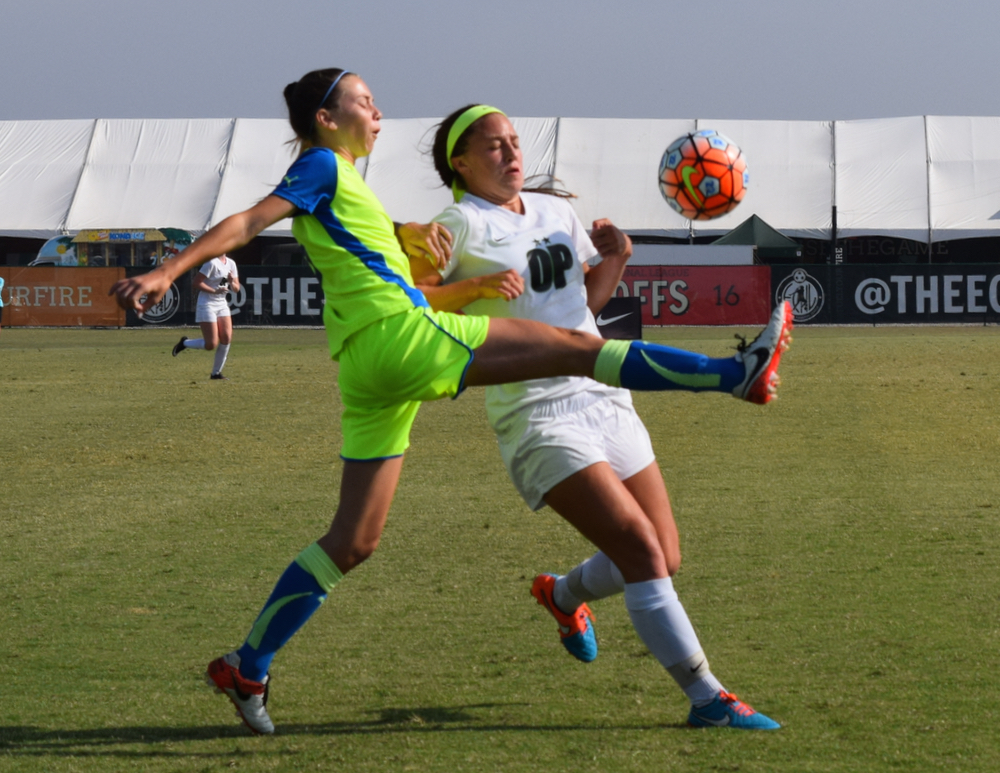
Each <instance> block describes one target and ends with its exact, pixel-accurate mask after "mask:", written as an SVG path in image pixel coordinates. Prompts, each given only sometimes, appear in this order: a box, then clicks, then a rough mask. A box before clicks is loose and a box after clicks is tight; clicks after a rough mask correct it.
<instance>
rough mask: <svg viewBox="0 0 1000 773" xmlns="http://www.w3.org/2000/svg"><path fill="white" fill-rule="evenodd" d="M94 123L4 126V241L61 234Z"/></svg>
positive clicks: (0, 162) (0, 149) (0, 185)
mask: <svg viewBox="0 0 1000 773" xmlns="http://www.w3.org/2000/svg"><path fill="white" fill-rule="evenodd" d="M93 132H94V122H93V121H0V235H4V236H27V237H40V238H46V239H47V238H49V237H50V236H55V235H56V234H58V233H59V229H60V228H61V227H62V224H63V222H64V221H65V219H66V212H67V211H68V210H69V205H70V203H71V202H72V200H73V193H74V191H75V190H76V186H77V183H78V182H79V180H80V173H81V172H82V171H83V162H84V159H85V158H86V155H87V148H88V147H89V146H90V137H91V135H92V134H93Z"/></svg>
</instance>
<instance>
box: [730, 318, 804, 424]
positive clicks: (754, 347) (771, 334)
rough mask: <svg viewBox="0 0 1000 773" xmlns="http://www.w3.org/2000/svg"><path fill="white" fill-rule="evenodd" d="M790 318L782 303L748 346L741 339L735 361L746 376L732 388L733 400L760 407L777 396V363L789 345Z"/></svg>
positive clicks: (779, 380) (790, 336)
mask: <svg viewBox="0 0 1000 773" xmlns="http://www.w3.org/2000/svg"><path fill="white" fill-rule="evenodd" d="M792 319H793V316H792V306H791V304H790V303H789V302H788V301H782V302H781V303H780V304H778V306H777V307H776V308H775V309H774V311H773V312H772V313H771V321H770V322H768V323H767V327H766V328H764V329H763V330H762V331H761V332H760V335H758V336H757V337H756V338H755V339H754V340H753V341H751V342H750V343H749V344H748V343H747V342H746V339H743V340H742V341H741V342H740V344H739V345H738V346H737V347H736V349H737V352H736V359H737V360H739V361H740V362H742V363H743V365H744V367H746V376H745V377H744V379H743V381H742V382H741V383H740V384H739V386H737V387H736V388H735V389H733V397H738V398H740V399H741V400H747V401H748V402H751V403H756V404H757V405H764V404H765V403H769V402H771V400H773V399H774V398H776V397H777V396H778V384H780V383H781V379H779V378H778V363H779V362H781V355H782V354H783V353H784V352H785V350H786V349H788V346H789V344H791V342H792V335H791V332H792ZM737 337H739V336H737Z"/></svg>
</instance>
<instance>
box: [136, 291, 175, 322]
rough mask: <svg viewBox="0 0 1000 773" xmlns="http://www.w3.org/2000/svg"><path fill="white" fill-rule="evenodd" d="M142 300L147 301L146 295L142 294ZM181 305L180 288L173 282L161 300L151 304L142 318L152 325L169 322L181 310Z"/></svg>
mask: <svg viewBox="0 0 1000 773" xmlns="http://www.w3.org/2000/svg"><path fill="white" fill-rule="evenodd" d="M141 300H142V301H145V300H146V296H145V295H144V296H142V298H141ZM180 307H181V293H180V290H178V289H177V285H175V284H171V285H170V289H169V290H167V292H165V293H164V294H163V297H162V298H160V300H159V302H158V303H155V304H154V305H152V306H150V307H149V309H148V310H147V311H146V313H145V314H143V316H142V318H143V321H144V322H148V323H149V324H151V325H162V324H163V323H164V322H169V321H170V320H171V319H173V317H174V315H175V314H176V313H177V312H178V311H179V310H180Z"/></svg>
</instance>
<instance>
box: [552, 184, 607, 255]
mask: <svg viewBox="0 0 1000 773" xmlns="http://www.w3.org/2000/svg"><path fill="white" fill-rule="evenodd" d="M560 201H561V202H562V203H563V204H564V205H565V207H566V209H567V210H569V217H570V219H571V221H572V224H571V225H570V230H569V234H570V236H571V237H572V238H573V249H575V250H576V256H577V260H579V261H580V262H581V263H590V264H591V265H592V266H596V265H597V264H598V263H600V262H601V254H600V253H599V252H598V251H597V248H596V247H594V243H593V242H592V241H591V240H590V233H589V232H588V231H587V229H586V228H584V225H583V223H582V222H580V218H579V216H578V215H577V214H576V210H575V209H573V205H572V204H570V203H569V202H568V201H566V200H565V199H560Z"/></svg>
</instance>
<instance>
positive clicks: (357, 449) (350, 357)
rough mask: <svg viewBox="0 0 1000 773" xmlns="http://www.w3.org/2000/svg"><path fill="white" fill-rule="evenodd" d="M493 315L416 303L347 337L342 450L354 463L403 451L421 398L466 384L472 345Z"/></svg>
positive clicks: (445, 394)
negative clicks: (415, 306)
mask: <svg viewBox="0 0 1000 773" xmlns="http://www.w3.org/2000/svg"><path fill="white" fill-rule="evenodd" d="M489 324H490V321H489V318H488V317H480V316H471V315H470V316H465V315H462V314H449V313H447V312H434V311H431V310H430V309H413V310H412V311H407V312H404V313H402V314H394V315H393V316H391V317H386V318H385V319H382V320H379V321H378V322H373V323H372V324H371V325H368V326H367V327H365V328H362V329H361V330H359V331H358V332H357V333H355V334H354V335H352V336H351V337H350V338H348V339H347V340H346V341H345V342H344V348H343V349H342V350H341V352H340V374H339V376H338V383H339V384H340V397H341V401H342V402H343V405H344V411H343V414H342V416H341V433H342V434H343V438H344V444H343V448H342V449H341V452H340V455H341V457H343V458H344V459H347V460H349V461H373V460H376V459H386V458H389V457H393V456H400V455H401V454H402V453H403V452H404V451H406V449H407V448H408V447H409V445H410V427H412V426H413V420H414V419H415V418H416V416H417V409H418V408H419V407H420V403H422V402H425V401H427V400H438V399H440V398H442V397H457V396H458V395H459V394H460V393H461V391H462V390H463V389H465V384H464V380H465V372H466V371H467V370H468V368H469V365H470V364H471V363H472V356H473V355H472V350H473V349H476V348H477V347H479V346H481V345H482V343H483V342H484V341H485V340H486V334H487V333H488V332H489Z"/></svg>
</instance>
